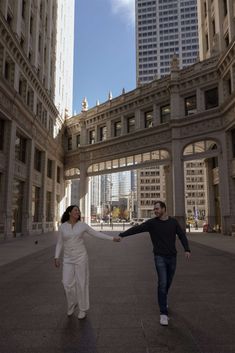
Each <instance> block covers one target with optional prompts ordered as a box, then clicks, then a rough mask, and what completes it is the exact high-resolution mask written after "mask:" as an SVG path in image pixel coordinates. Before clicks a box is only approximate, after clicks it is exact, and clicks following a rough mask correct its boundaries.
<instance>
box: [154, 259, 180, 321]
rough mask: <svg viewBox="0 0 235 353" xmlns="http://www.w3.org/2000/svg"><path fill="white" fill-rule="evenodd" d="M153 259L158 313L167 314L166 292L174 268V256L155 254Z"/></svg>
mask: <svg viewBox="0 0 235 353" xmlns="http://www.w3.org/2000/svg"><path fill="white" fill-rule="evenodd" d="M154 261H155V266H156V270H157V274H158V305H159V308H160V313H161V314H164V315H168V309H167V294H168V291H169V288H170V286H171V283H172V280H173V277H174V274H175V270H176V256H159V255H155V256H154Z"/></svg>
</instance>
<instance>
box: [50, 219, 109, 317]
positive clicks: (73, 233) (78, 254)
mask: <svg viewBox="0 0 235 353" xmlns="http://www.w3.org/2000/svg"><path fill="white" fill-rule="evenodd" d="M85 233H88V234H89V235H91V236H95V237H98V238H101V239H108V240H113V238H112V237H111V236H109V235H106V234H104V233H101V232H97V231H95V230H94V229H92V228H91V227H89V226H88V224H86V223H81V222H80V221H78V222H77V223H76V224H75V225H73V226H72V225H71V224H70V223H68V222H65V223H63V224H62V225H61V227H60V230H59V236H58V241H57V245H56V251H55V258H59V256H60V254H61V252H62V250H64V258H63V275H62V282H63V285H64V289H65V293H66V298H67V304H68V313H69V311H70V310H72V309H73V308H74V307H75V306H76V305H77V304H78V307H79V309H80V310H81V311H86V310H88V309H89V266H88V255H87V251H86V247H85V244H84V235H85Z"/></svg>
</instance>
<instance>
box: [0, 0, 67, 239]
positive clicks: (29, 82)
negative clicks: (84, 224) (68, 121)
mask: <svg viewBox="0 0 235 353" xmlns="http://www.w3.org/2000/svg"><path fill="white" fill-rule="evenodd" d="M64 3H65V2H64ZM58 12H59V3H58V2H57V1H46V0H32V1H25V0H22V1H13V0H1V3H0V33H1V35H0V97H1V99H0V135H1V137H0V141H1V143H0V193H1V194H0V211H1V212H0V214H1V215H0V234H1V237H8V236H12V234H13V236H18V235H20V234H28V233H32V232H45V231H49V230H53V229H56V227H57V223H58V221H59V217H60V215H61V210H62V209H64V207H65V203H66V196H67V195H66V191H65V190H66V183H65V181H64V166H63V161H64V148H63V129H64V127H63V123H64V120H63V116H61V115H60V114H59V111H58V109H57V107H56V105H55V103H54V102H55V92H56V82H58V81H57V80H56V70H55V68H56V38H57V33H58V31H60V30H61V28H59V27H58Z"/></svg>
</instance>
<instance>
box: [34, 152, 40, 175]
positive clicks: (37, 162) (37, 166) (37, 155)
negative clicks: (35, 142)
mask: <svg viewBox="0 0 235 353" xmlns="http://www.w3.org/2000/svg"><path fill="white" fill-rule="evenodd" d="M41 163H42V152H41V151H40V150H38V149H37V148H35V152H34V169H35V170H37V171H38V172H41V167H42V166H41Z"/></svg>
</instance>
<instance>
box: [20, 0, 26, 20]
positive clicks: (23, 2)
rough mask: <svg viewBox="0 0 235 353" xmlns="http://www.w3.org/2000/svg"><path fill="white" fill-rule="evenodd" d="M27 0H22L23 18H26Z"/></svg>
mask: <svg viewBox="0 0 235 353" xmlns="http://www.w3.org/2000/svg"><path fill="white" fill-rule="evenodd" d="M25 2H26V1H25V0H22V12H21V14H22V18H25V5H26V4H25Z"/></svg>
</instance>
